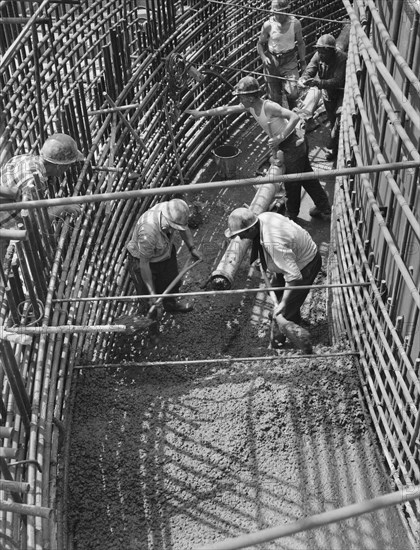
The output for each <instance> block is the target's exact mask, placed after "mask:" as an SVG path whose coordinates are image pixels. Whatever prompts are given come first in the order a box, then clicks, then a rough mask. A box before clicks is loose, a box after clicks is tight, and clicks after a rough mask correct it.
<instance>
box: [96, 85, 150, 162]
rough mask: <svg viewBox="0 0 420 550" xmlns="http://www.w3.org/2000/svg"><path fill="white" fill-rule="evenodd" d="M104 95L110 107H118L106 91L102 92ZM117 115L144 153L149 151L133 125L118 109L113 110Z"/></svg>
mask: <svg viewBox="0 0 420 550" xmlns="http://www.w3.org/2000/svg"><path fill="white" fill-rule="evenodd" d="M104 97H105V98H106V100H107V101H108V103H109V104H110V105H111V107H113V108H115V107H118V105H117V104H116V103H115V102H114V100H113V99H112V98H111V97H110V96H109V95H108V94H107V93H106V92H104ZM115 112H116V113H117V115H118V116H119V118H120V120H121V122H122V123H123V124H124V126H126V128H127V129H128V130H129V131H130V133H131V135H132V136H133V137H134V139H135V140H136V142H137V143H138V144H139V145H141V146H142V147H143V149H144V150H145V151H146V153H149V152H150V151H149V149H148V147H147V145H146V144H145V142H144V141H143V140H142V138H141V137H140V136H139V134H138V133H137V131H136V130H135V129H134V128H133V126H132V125H131V124H130V122H129V121H128V120H127V119H126V118H125V116H124V115H123V114H122V113H121V111H119V110H118V109H117V110H116V111H115Z"/></svg>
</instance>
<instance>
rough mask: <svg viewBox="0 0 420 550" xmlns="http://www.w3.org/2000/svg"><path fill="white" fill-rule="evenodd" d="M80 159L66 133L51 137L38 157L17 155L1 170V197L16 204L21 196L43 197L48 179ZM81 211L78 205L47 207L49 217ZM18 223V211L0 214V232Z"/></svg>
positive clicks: (73, 143) (58, 174)
mask: <svg viewBox="0 0 420 550" xmlns="http://www.w3.org/2000/svg"><path fill="white" fill-rule="evenodd" d="M83 160H85V159H84V156H83V154H82V153H81V152H80V151H79V150H78V149H77V144H76V142H75V141H74V139H73V138H71V137H70V136H68V135H67V134H53V135H52V136H51V137H49V138H48V139H47V140H46V141H45V143H44V144H43V146H42V147H41V151H40V154H39V156H36V155H32V154H27V155H17V156H15V157H12V158H11V159H10V160H9V161H7V162H6V164H5V165H4V166H2V167H1V168H0V194H2V195H3V196H4V197H7V198H8V199H12V200H15V201H16V200H18V201H19V200H20V199H21V197H22V194H23V193H25V194H26V195H27V196H30V197H31V198H33V199H35V198H37V195H38V196H39V198H46V197H45V195H44V193H45V191H46V189H47V180H48V178H50V177H60V176H62V175H63V174H64V172H65V171H66V170H67V169H68V168H69V167H70V166H71V165H72V164H74V163H76V162H80V161H83ZM80 211H81V210H80V207H79V206H78V205H65V206H52V207H49V208H48V214H49V216H50V218H54V217H56V216H61V215H62V214H64V213H70V214H79V213H80ZM18 221H19V213H18V212H14V211H10V212H9V211H7V212H0V226H1V228H2V229H9V228H12V227H16V226H17V225H18Z"/></svg>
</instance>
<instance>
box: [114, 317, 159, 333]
mask: <svg viewBox="0 0 420 550" xmlns="http://www.w3.org/2000/svg"><path fill="white" fill-rule="evenodd" d="M155 323H156V320H154V319H150V317H144V316H143V315H125V316H122V317H119V318H118V319H116V320H115V321H114V324H117V325H125V326H126V330H125V331H126V333H127V334H135V333H137V332H142V331H144V330H146V329H149V328H150V327H151V326H152V325H154V324H155Z"/></svg>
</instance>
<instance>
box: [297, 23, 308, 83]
mask: <svg viewBox="0 0 420 550" xmlns="http://www.w3.org/2000/svg"><path fill="white" fill-rule="evenodd" d="M295 38H296V42H297V50H298V56H299V61H300V74H302V73H303V71H304V70H305V69H306V58H305V54H306V47H305V41H304V39H303V34H302V25H301V24H300V21H299V20H297V19H296V22H295Z"/></svg>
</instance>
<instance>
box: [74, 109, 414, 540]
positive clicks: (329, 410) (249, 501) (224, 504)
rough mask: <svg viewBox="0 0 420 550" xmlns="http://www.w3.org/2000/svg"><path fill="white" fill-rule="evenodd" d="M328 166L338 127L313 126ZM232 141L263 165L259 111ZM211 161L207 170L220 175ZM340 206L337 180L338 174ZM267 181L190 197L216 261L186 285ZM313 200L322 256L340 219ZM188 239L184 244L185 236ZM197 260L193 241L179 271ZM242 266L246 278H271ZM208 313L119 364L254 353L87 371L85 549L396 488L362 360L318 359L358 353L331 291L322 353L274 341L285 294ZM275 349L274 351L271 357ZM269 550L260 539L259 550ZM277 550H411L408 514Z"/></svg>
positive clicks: (78, 504)
mask: <svg viewBox="0 0 420 550" xmlns="http://www.w3.org/2000/svg"><path fill="white" fill-rule="evenodd" d="M309 138H310V143H311V157H312V160H313V163H314V167H320V168H321V167H322V168H328V167H331V164H329V163H326V162H325V161H323V158H324V157H325V151H324V144H325V142H326V130H325V128H322V127H321V128H320V129H318V130H317V132H316V133H311V134H310V135H309ZM229 143H231V144H234V145H236V146H238V147H240V149H241V151H242V153H241V156H240V159H239V166H238V171H237V175H238V177H251V176H254V175H255V171H256V169H257V168H258V165H259V161H260V159H261V157H262V156H263V154H264V151H265V147H266V145H265V142H264V139H263V138H262V137H261V136H260V132H259V130H258V128H257V127H256V125H255V124H254V123H253V122H251V121H249V120H248V121H247V122H246V123H244V124H243V125H242V126H241V128H240V129H239V130H238V131H237V132H236V133H235V134H234V135H233V136H232V138H231V140H230V141H229ZM214 172H215V168H214V163H213V162H212V161H211V160H209V161H208V162H206V164H205V165H204V166H203V170H202V171H201V172H200V174H199V175H198V176H197V180H196V181H199V182H204V181H209V180H210V179H211V178H212V177H214V176H215V175H214ZM323 183H324V184H325V185H326V187H327V190H328V192H329V194H330V198H331V202H332V199H333V197H332V192H333V184H334V182H333V181H330V182H328V184H326V182H323ZM253 193H254V189H253V188H252V187H248V188H246V189H239V188H237V189H235V190H218V191H213V192H206V193H199V194H197V195H196V196H195V197H193V196H192V195H191V196H188V197H187V199H188V200H189V201H191V200H193V198H194V199H196V200H198V201H199V202H200V203H201V204H202V205H204V207H203V223H202V224H201V225H200V226H199V227H198V228H197V229H195V230H194V235H195V241H196V243H198V244H199V248H200V249H201V250H202V251H203V253H204V256H205V261H204V262H203V263H202V264H201V265H200V266H198V267H197V268H196V269H194V270H193V271H191V272H189V273H188V274H187V276H186V278H185V280H184V285H183V290H185V291H197V290H200V285H201V284H202V283H203V282H205V281H206V279H207V278H208V276H209V274H210V273H211V272H212V271H213V270H214V269H215V267H216V266H217V264H218V262H219V260H220V258H221V255H222V253H223V248H224V245H225V238H224V235H223V231H224V229H225V228H226V220H227V216H228V214H229V213H230V211H231V210H232V209H233V208H236V207H237V206H241V205H243V203H248V204H249V202H250V201H251V200H252V196H253ZM311 206H312V204H311V203H310V201H309V199H307V198H306V197H303V203H302V211H301V215H300V223H301V224H302V226H303V227H305V228H306V229H307V230H308V231H310V232H311V234H312V235H313V236H314V239H315V240H316V242H317V243H318V245H319V246H320V250H321V253H322V256H323V262H324V265H323V270H322V272H321V273H320V275H319V277H318V279H317V281H316V282H317V283H322V282H326V272H325V268H326V262H327V257H328V243H329V234H330V233H329V226H328V223H325V222H322V221H317V220H311V219H310V216H309V215H308V208H309V207H311ZM179 244H181V241H179ZM187 258H188V252H187V251H186V250H185V247H181V248H180V255H179V259H180V265H183V263H184V262H185V261H186V259H187ZM248 260H249V258H246V259H245V261H244V262H243V264H242V266H241V268H240V270H239V272H238V275H237V278H236V280H235V284H234V288H255V287H259V286H262V282H261V279H260V275H259V273H258V270H256V269H253V268H252V267H250V265H249V261H248ZM194 303H195V310H194V311H193V312H192V313H190V314H188V315H184V316H167V317H166V318H165V319H164V320H163V323H162V325H161V344H160V345H159V346H156V347H153V346H152V345H151V344H150V342H148V341H147V336H144V335H142V336H138V337H137V336H136V337H133V336H131V337H126V336H116V338H115V340H114V345H113V347H112V349H111V350H110V362H113V363H120V364H121V365H122V364H123V363H124V362H127V361H137V362H144V361H171V360H173V361H180V360H185V361H187V360H193V359H218V358H219V359H220V358H246V357H250V358H253V357H255V358H256V359H255V360H250V361H241V360H240V359H238V360H235V361H232V363H230V364H229V363H211V364H206V363H204V364H199V365H197V364H194V365H191V364H189V365H188V364H180V365H179V364H177V365H162V366H151V367H130V368H128V367H123V366H121V367H120V368H113V369H92V370H87V369H86V370H83V371H82V372H81V373H80V376H79V379H78V382H77V387H76V388H75V391H77V395H76V399H75V407H74V415H73V429H72V443H71V457H70V465H69V467H70V470H69V500H68V503H67V504H68V512H69V514H68V516H69V528H70V533H71V539H72V542H73V546H74V548H75V549H78V550H81V549H83V550H85V549H98V550H99V549H101V550H108V549H109V550H111V549H112V550H115V549H127V550H191V549H193V548H195V547H196V546H198V545H200V544H206V543H210V542H216V541H220V540H223V539H224V538H228V537H233V536H238V535H241V534H244V533H247V532H252V531H255V530H258V529H264V528H266V527H270V526H274V525H280V524H283V523H292V522H294V521H296V520H298V519H301V518H303V517H306V516H310V515H311V514H317V513H320V512H323V511H327V510H332V509H335V508H337V507H341V506H345V505H347V504H351V503H355V502H358V501H362V500H365V499H370V498H373V497H375V496H378V495H380V494H383V493H386V492H390V491H392V490H394V488H393V487H392V486H391V484H390V482H389V479H388V478H387V476H386V474H385V473H384V470H383V467H382V460H381V457H380V453H379V452H378V448H377V444H376V441H375V437H374V434H373V430H372V428H371V426H370V424H369V418H368V417H367V416H366V415H365V413H364V409H363V406H362V403H361V400H360V392H359V378H358V374H357V364H356V360H355V359H354V358H352V357H340V358H336V357H333V358H331V357H330V358H322V357H317V356H316V355H322V354H323V353H329V352H332V351H336V352H339V351H348V347H347V341H346V338H345V336H344V335H343V341H342V342H337V343H335V344H334V345H332V344H331V342H330V341H329V330H328V328H329V327H328V323H329V320H328V316H327V293H326V291H325V290H314V291H312V292H311V294H310V296H309V297H308V300H307V302H306V304H305V306H304V309H303V314H304V317H306V318H307V320H308V321H309V323H310V328H309V330H310V332H311V335H312V338H313V343H314V353H315V354H316V355H315V356H314V357H313V358H311V359H303V358H302V359H288V358H287V357H288V355H291V354H295V353H298V352H297V351H296V350H294V349H293V348H292V347H291V346H290V345H286V346H285V348H284V349H282V350H278V351H277V350H271V349H268V347H269V318H268V315H269V312H270V310H271V303H270V299H269V297H267V296H266V294H265V293H264V292H260V293H258V294H233V295H229V296H226V295H225V296H223V297H215V296H210V295H209V296H201V297H196V298H194ZM261 356H269V357H275V359H274V360H270V361H265V360H261V359H257V358H258V357H261ZM252 548H256V547H252ZM258 548H261V549H264V550H280V549H281V550H283V549H284V550H286V549H287V550H298V549H299V550H316V549H325V550H371V549H372V550H409V549H410V548H412V544H411V542H410V540H409V538H408V536H407V533H406V530H405V528H404V525H403V523H402V521H401V518H400V515H399V513H398V511H397V510H396V509H387V510H383V511H380V512H376V513H372V514H369V515H365V516H362V517H359V518H355V519H353V520H348V521H345V522H341V523H339V524H335V525H331V526H328V527H325V528H322V529H317V530H314V531H308V532H305V533H301V534H298V535H295V536H293V537H288V538H284V539H280V540H277V541H273V542H270V543H265V544H263V545H260V546H259V547H258Z"/></svg>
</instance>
